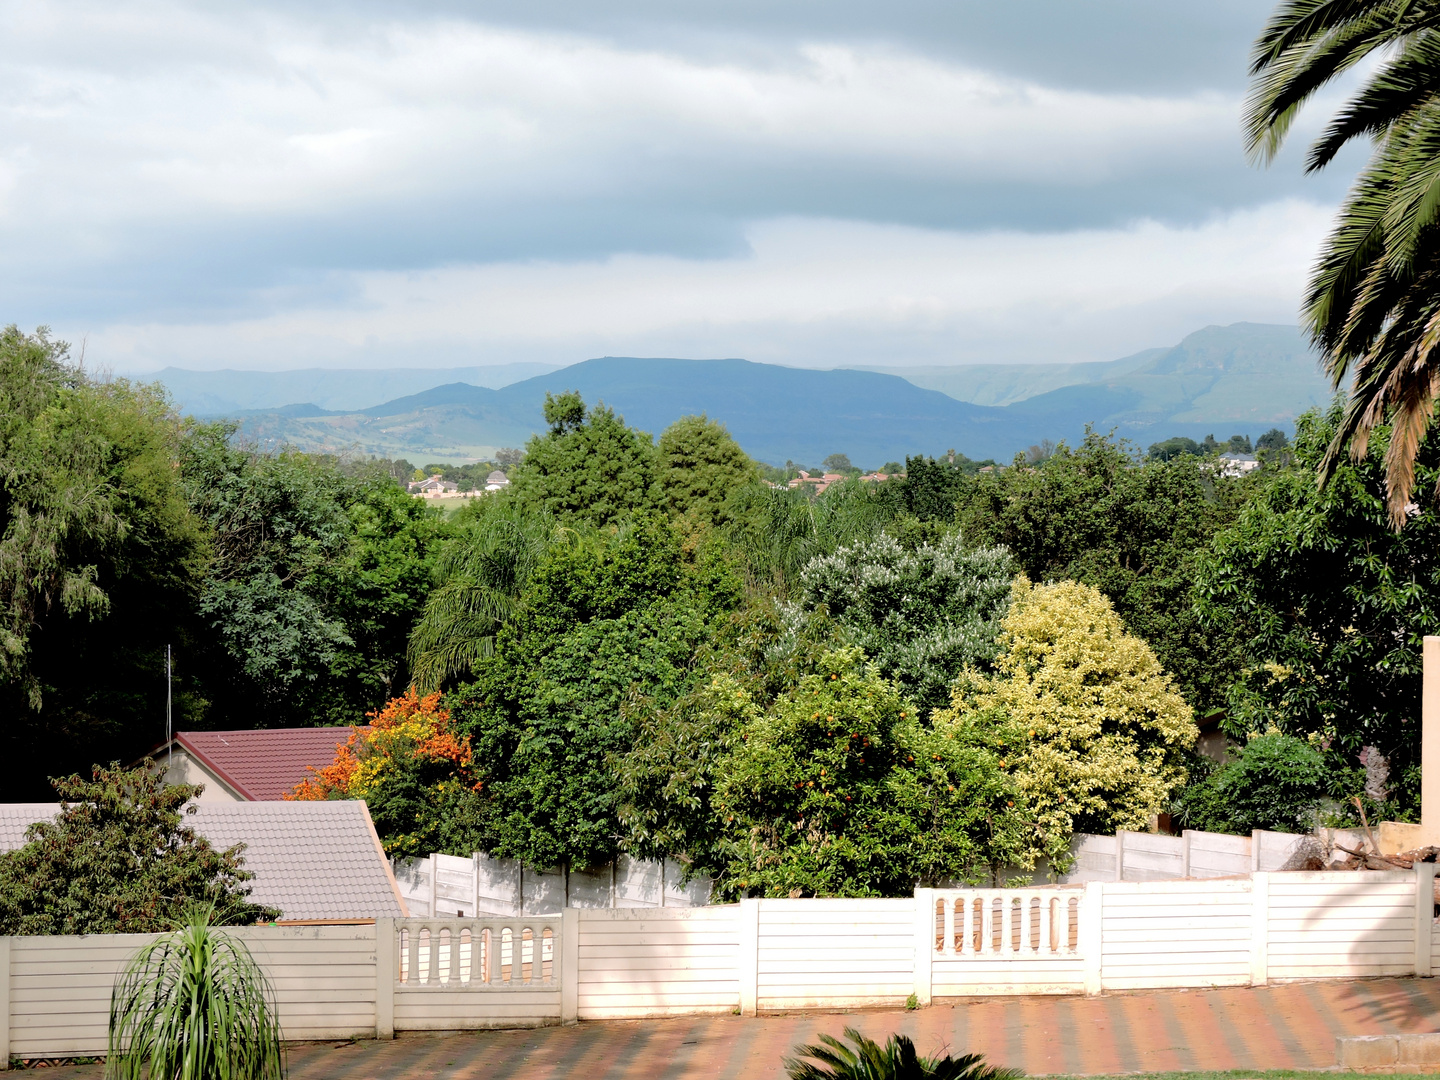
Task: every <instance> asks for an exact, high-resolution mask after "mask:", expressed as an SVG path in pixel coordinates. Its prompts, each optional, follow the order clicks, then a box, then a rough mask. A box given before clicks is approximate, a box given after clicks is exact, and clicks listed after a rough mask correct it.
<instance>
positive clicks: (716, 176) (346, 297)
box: [0, 0, 1357, 372]
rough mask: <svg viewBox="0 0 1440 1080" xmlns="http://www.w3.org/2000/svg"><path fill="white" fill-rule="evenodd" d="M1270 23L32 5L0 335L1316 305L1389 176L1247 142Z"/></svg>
mask: <svg viewBox="0 0 1440 1080" xmlns="http://www.w3.org/2000/svg"><path fill="white" fill-rule="evenodd" d="M1271 6H1272V5H1271V4H1270V3H1268V2H1254V0H1205V2H1204V3H1182V2H1179V0H1007V2H1005V3H997V2H995V0H926V2H923V3H917V2H910V0H887V2H886V3H883V4H880V3H875V2H873V0H864V2H861V0H805V2H793V0H765V2H761V0H664V2H662V0H606V2H605V3H603V4H597V3H594V2H593V0H523V2H521V0H514V2H493V3H463V2H459V0H456V2H444V0H436V2H433V3H423V2H422V3H411V4H402V3H394V2H390V3H384V4H381V3H367V2H365V0H358V2H357V0H346V2H344V3H341V2H339V0H335V2H323V0H322V2H311V3H307V2H304V0H288V2H287V3H284V4H275V5H273V6H270V5H267V4H266V3H263V2H259V3H257V2H253V0H251V2H247V3H245V4H234V3H225V2H221V0H213V2H208V3H191V4H181V3H174V2H169V0H152V2H134V0H104V2H98V0H97V2H90V0H75V2H69V3H45V2H42V0H18V2H15V0H0V18H3V23H0V25H3V27H4V30H5V39H6V45H5V48H4V49H3V51H0V300H3V310H0V322H10V321H15V322H18V323H20V324H21V325H22V326H24V327H26V328H27V329H28V328H32V327H34V326H36V325H38V324H41V323H46V324H50V325H51V326H53V327H54V328H55V329H56V331H57V332H59V333H60V334H62V335H63V336H65V337H67V338H69V339H70V340H72V341H74V342H76V344H77V345H78V344H79V342H80V341H81V340H82V339H83V340H84V342H85V349H86V358H87V362H89V363H94V364H100V365H105V366H109V367H112V368H113V369H115V370H117V371H137V372H138V371H144V370H153V369H155V368H158V367H162V366H165V365H171V364H173V365H176V366H181V367H192V368H202V367H254V368H285V367H306V366H398V365H404V364H416V365H423V366H426V367H434V366H438V365H443V364H447V363H454V364H476V363H480V364H484V363H499V362H506V361H515V360H543V361H549V362H553V363H571V362H574V361H577V360H582V359H585V358H587V357H590V356H597V355H603V354H612V355H615V354H618V355H647V356H657V355H659V356H699V357H704V356H743V357H747V358H749V359H753V360H762V361H771V362H778V363H788V364H799V365H807V366H825V367H828V366H835V365H841V364H914V363H965V362H996V361H999V362H1006V361H1052V360H1055V361H1059V360H1064V361H1072V360H1106V359H1113V358H1115V357H1118V356H1121V355H1125V354H1127V353H1131V352H1135V351H1137V350H1139V349H1142V348H1147V347H1151V346H1156V345H1166V344H1171V343H1173V342H1174V341H1176V340H1178V339H1179V338H1180V337H1182V336H1183V335H1184V334H1186V333H1188V332H1190V331H1192V330H1195V329H1198V328H1199V327H1201V326H1204V325H1207V324H1211V323H1221V324H1223V323H1231V322H1236V321H1240V320H1251V321H1259V322H1284V323H1293V322H1295V321H1296V309H1297V306H1298V303H1299V297H1300V295H1301V291H1302V288H1303V282H1304V276H1305V272H1306V268H1307V267H1308V266H1309V264H1310V262H1311V261H1312V259H1313V257H1314V254H1315V250H1316V247H1317V244H1318V242H1319V240H1320V238H1321V237H1322V236H1323V234H1324V231H1325V230H1326V228H1327V226H1328V222H1329V220H1330V216H1331V214H1332V211H1333V207H1334V205H1335V203H1336V202H1337V201H1338V199H1339V198H1340V196H1341V195H1342V194H1343V191H1344V189H1345V187H1346V185H1347V184H1348V182H1349V180H1350V179H1351V177H1352V176H1353V173H1354V171H1355V167H1356V165H1357V162H1356V160H1355V159H1354V158H1353V157H1352V158H1347V159H1344V160H1342V162H1341V163H1340V164H1339V165H1338V166H1336V167H1332V169H1331V170H1330V171H1329V172H1328V173H1326V174H1323V175H1322V176H1320V177H1304V176H1302V175H1301V173H1300V169H1299V166H1298V158H1299V154H1298V152H1296V151H1297V150H1298V144H1297V147H1296V148H1293V149H1292V150H1291V151H1290V152H1287V154H1285V155H1283V156H1282V157H1281V158H1280V160H1279V161H1278V162H1277V163H1276V164H1275V165H1273V166H1272V167H1270V168H1269V169H1266V170H1261V169H1256V168H1253V167H1251V166H1249V165H1248V164H1247V163H1246V162H1245V159H1244V155H1243V152H1242V148H1241V137H1240V129H1239V113H1240V107H1241V101H1242V99H1243V96H1244V92H1245V85H1246V81H1245V64H1246V58H1247V55H1248V51H1249V43H1250V41H1251V40H1252V39H1253V37H1254V36H1255V34H1256V32H1257V31H1258V29H1259V28H1260V26H1261V25H1262V23H1263V22H1264V20H1265V18H1266V16H1267V15H1268V13H1269V11H1270V9H1271ZM1324 104H1325V103H1324V102H1322V103H1321V109H1320V110H1318V111H1315V112H1313V113H1312V114H1310V115H1308V116H1307V117H1306V118H1305V121H1304V123H1303V124H1302V125H1301V129H1300V131H1299V132H1298V134H1299V136H1300V137H1301V138H1303V137H1304V135H1305V134H1306V133H1307V132H1310V131H1313V130H1315V129H1316V128H1317V127H1318V126H1319V124H1320V123H1321V121H1322V120H1323V116H1324Z"/></svg>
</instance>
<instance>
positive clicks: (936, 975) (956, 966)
mask: <svg viewBox="0 0 1440 1080" xmlns="http://www.w3.org/2000/svg"><path fill="white" fill-rule="evenodd" d="M930 987H931V991H930V992H931V995H932V997H936V998H944V997H970V996H977V995H982V994H984V995H989V994H1079V993H1082V992H1083V991H1084V989H1085V964H1084V961H1082V960H1081V959H1080V958H1079V957H1053V958H1046V959H1039V958H1030V959H1025V960H981V959H959V960H955V959H942V958H940V957H936V958H935V959H934V960H933V961H932V962H931V967H930Z"/></svg>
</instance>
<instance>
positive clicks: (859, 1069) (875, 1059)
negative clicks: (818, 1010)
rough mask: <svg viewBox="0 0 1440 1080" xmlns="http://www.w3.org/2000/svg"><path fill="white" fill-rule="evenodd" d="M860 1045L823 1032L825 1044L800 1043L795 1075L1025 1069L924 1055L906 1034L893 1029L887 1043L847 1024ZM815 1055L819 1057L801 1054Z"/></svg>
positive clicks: (945, 1078)
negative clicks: (869, 1036)
mask: <svg viewBox="0 0 1440 1080" xmlns="http://www.w3.org/2000/svg"><path fill="white" fill-rule="evenodd" d="M845 1038H847V1039H849V1040H850V1042H852V1043H854V1044H855V1045H854V1048H853V1049H852V1048H851V1047H849V1046H846V1045H845V1043H844V1042H842V1041H841V1040H839V1039H837V1038H835V1036H833V1035H821V1036H820V1042H821V1043H823V1044H824V1045H818V1044H817V1045H811V1046H798V1047H796V1048H795V1050H796V1053H797V1055H799V1056H798V1057H793V1058H786V1059H785V1069H786V1071H787V1072H788V1073H789V1074H790V1080H1016V1078H1018V1077H1020V1076H1023V1075H1025V1074H1024V1073H1022V1072H1021V1071H1020V1070H1019V1069H999V1068H996V1067H994V1066H993V1065H986V1064H985V1059H984V1057H982V1056H981V1055H980V1054H964V1055H962V1056H960V1057H958V1058H957V1057H951V1056H950V1055H949V1054H946V1055H945V1056H944V1057H933V1058H924V1057H921V1056H920V1055H919V1054H918V1053H916V1052H915V1044H914V1043H913V1042H911V1041H910V1038H909V1036H906V1035H891V1036H890V1038H889V1040H888V1041H887V1042H886V1043H885V1045H884V1046H881V1045H880V1044H879V1043H877V1042H875V1040H873V1039H867V1038H866V1037H865V1036H864V1035H861V1034H860V1032H858V1031H856V1030H855V1029H854V1028H850V1027H847V1028H846V1029H845ZM807 1057H808V1058H814V1059H815V1061H816V1062H819V1064H818V1065H817V1064H815V1062H810V1061H804V1060H801V1059H803V1058H807Z"/></svg>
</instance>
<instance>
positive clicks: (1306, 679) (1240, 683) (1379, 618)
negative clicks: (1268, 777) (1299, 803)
mask: <svg viewBox="0 0 1440 1080" xmlns="http://www.w3.org/2000/svg"><path fill="white" fill-rule="evenodd" d="M1343 424H1344V417H1343V414H1342V413H1341V411H1340V408H1339V407H1338V406H1337V407H1335V408H1333V409H1331V410H1330V411H1329V412H1328V413H1319V412H1311V413H1307V414H1306V415H1304V416H1302V417H1301V418H1300V420H1299V422H1298V423H1297V426H1296V436H1295V444H1294V448H1293V451H1294V455H1295V462H1296V464H1295V467H1294V468H1291V469H1286V470H1283V471H1281V472H1278V473H1276V474H1275V475H1274V476H1273V478H1272V479H1271V480H1270V482H1269V483H1267V484H1266V485H1265V486H1263V487H1261V488H1260V489H1258V490H1257V491H1256V492H1255V495H1254V497H1253V498H1252V499H1251V500H1250V501H1249V502H1248V503H1247V504H1246V505H1245V506H1244V507H1243V509H1242V510H1241V511H1240V514H1239V517H1238V518H1237V520H1236V521H1235V522H1234V524H1233V525H1231V526H1230V527H1229V528H1227V529H1225V530H1223V531H1222V532H1221V533H1219V534H1218V535H1217V536H1216V538H1215V542H1214V547H1213V550H1211V551H1210V552H1209V553H1207V554H1206V555H1205V557H1204V558H1203V559H1202V560H1201V561H1200V563H1199V564H1198V565H1197V576H1196V581H1195V596H1196V605H1197V611H1198V614H1199V616H1200V617H1201V618H1202V619H1203V620H1204V625H1205V626H1206V627H1207V628H1213V629H1214V631H1215V632H1216V633H1217V634H1221V635H1226V636H1235V637H1236V638H1237V639H1238V640H1240V641H1241V642H1242V644H1243V648H1242V650H1241V654H1240V655H1241V657H1242V658H1243V659H1241V660H1240V662H1237V663H1235V664H1234V665H1233V666H1231V667H1230V668H1229V669H1228V672H1227V675H1228V679H1229V682H1230V684H1231V685H1230V686H1229V687H1228V698H1229V700H1228V706H1229V708H1228V715H1227V717H1226V719H1225V724H1226V726H1227V729H1228V731H1229V733H1230V734H1231V736H1232V737H1234V738H1236V739H1241V740H1243V739H1245V738H1246V737H1247V736H1249V735H1250V734H1251V733H1254V732H1264V731H1267V730H1268V729H1269V728H1270V727H1272V726H1274V727H1276V728H1278V729H1279V730H1280V731H1282V732H1284V733H1285V734H1287V735H1293V736H1297V737H1301V738H1306V737H1309V736H1312V735H1313V736H1315V738H1316V739H1317V740H1319V741H1320V742H1321V744H1322V745H1324V746H1325V747H1327V758H1328V764H1329V768H1330V784H1331V786H1332V788H1333V791H1332V793H1333V794H1335V795H1338V796H1350V795H1356V794H1359V793H1360V792H1361V789H1362V788H1363V787H1364V785H1365V778H1364V769H1363V766H1362V764H1361V762H1360V755H1361V753H1362V751H1364V750H1365V748H1366V747H1374V748H1376V749H1377V750H1378V751H1379V753H1380V754H1381V755H1382V756H1383V757H1384V758H1385V759H1386V761H1387V762H1388V770H1389V780H1388V782H1387V783H1388V789H1389V790H1388V794H1387V795H1386V796H1385V797H1384V798H1383V799H1381V800H1378V801H1381V802H1384V803H1388V804H1389V805H1388V807H1387V809H1386V810H1385V812H1387V813H1391V814H1402V813H1404V812H1405V811H1406V810H1407V809H1408V810H1413V809H1414V808H1415V807H1416V806H1417V805H1418V797H1419V761H1420V720H1419V718H1420V675H1421V662H1420V650H1421V643H1422V641H1423V639H1424V637H1425V635H1426V634H1435V633H1440V512H1437V510H1436V509H1435V508H1434V507H1433V506H1424V507H1416V508H1415V510H1414V511H1413V512H1412V513H1410V514H1409V515H1408V524H1407V526H1406V528H1405V529H1404V530H1403V531H1402V532H1400V533H1398V534H1397V533H1395V532H1393V531H1392V530H1391V529H1390V528H1389V520H1388V513H1387V510H1386V497H1387V489H1386V478H1385V473H1384V468H1383V466H1382V465H1380V464H1379V463H1378V462H1376V461H1374V460H1372V459H1369V458H1367V459H1365V460H1363V461H1360V462H1353V463H1351V462H1347V463H1342V464H1340V465H1339V466H1337V468H1336V470H1335V474H1334V476H1333V477H1332V479H1331V482H1330V483H1329V484H1328V485H1327V486H1326V487H1325V488H1324V489H1321V490H1317V489H1316V486H1315V479H1314V470H1315V469H1316V468H1317V467H1318V465H1319V464H1320V462H1321V461H1322V460H1323V458H1324V455H1325V453H1326V449H1327V447H1328V446H1330V445H1331V444H1332V443H1333V440H1334V437H1335V432H1336V431H1337V430H1338V429H1339V428H1341V427H1342V426H1343ZM1389 437H1390V433H1389V430H1388V429H1387V428H1385V427H1383V426H1382V427H1378V428H1376V429H1375V433H1374V438H1375V441H1376V442H1377V444H1378V445H1379V446H1381V447H1382V448H1384V447H1385V444H1386V440H1387V439H1388V438H1389ZM1416 470H1417V475H1418V476H1419V477H1420V478H1421V479H1422V480H1424V481H1425V482H1427V483H1428V482H1433V481H1435V480H1437V479H1440V451H1437V449H1436V448H1435V447H1433V446H1431V445H1429V444H1425V445H1423V446H1422V447H1421V448H1420V453H1419V455H1418V457H1417V460H1416Z"/></svg>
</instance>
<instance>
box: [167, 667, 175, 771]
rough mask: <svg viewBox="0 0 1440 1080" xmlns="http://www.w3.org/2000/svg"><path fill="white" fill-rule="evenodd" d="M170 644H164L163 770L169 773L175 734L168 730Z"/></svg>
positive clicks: (173, 753) (173, 756) (173, 754)
mask: <svg viewBox="0 0 1440 1080" xmlns="http://www.w3.org/2000/svg"><path fill="white" fill-rule="evenodd" d="M170 727H171V722H170V646H169V645H166V646H165V772H166V775H167V776H168V775H169V772H170V765H171V763H172V762H173V761H174V758H175V736H174V733H173V732H172V731H171V730H170Z"/></svg>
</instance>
